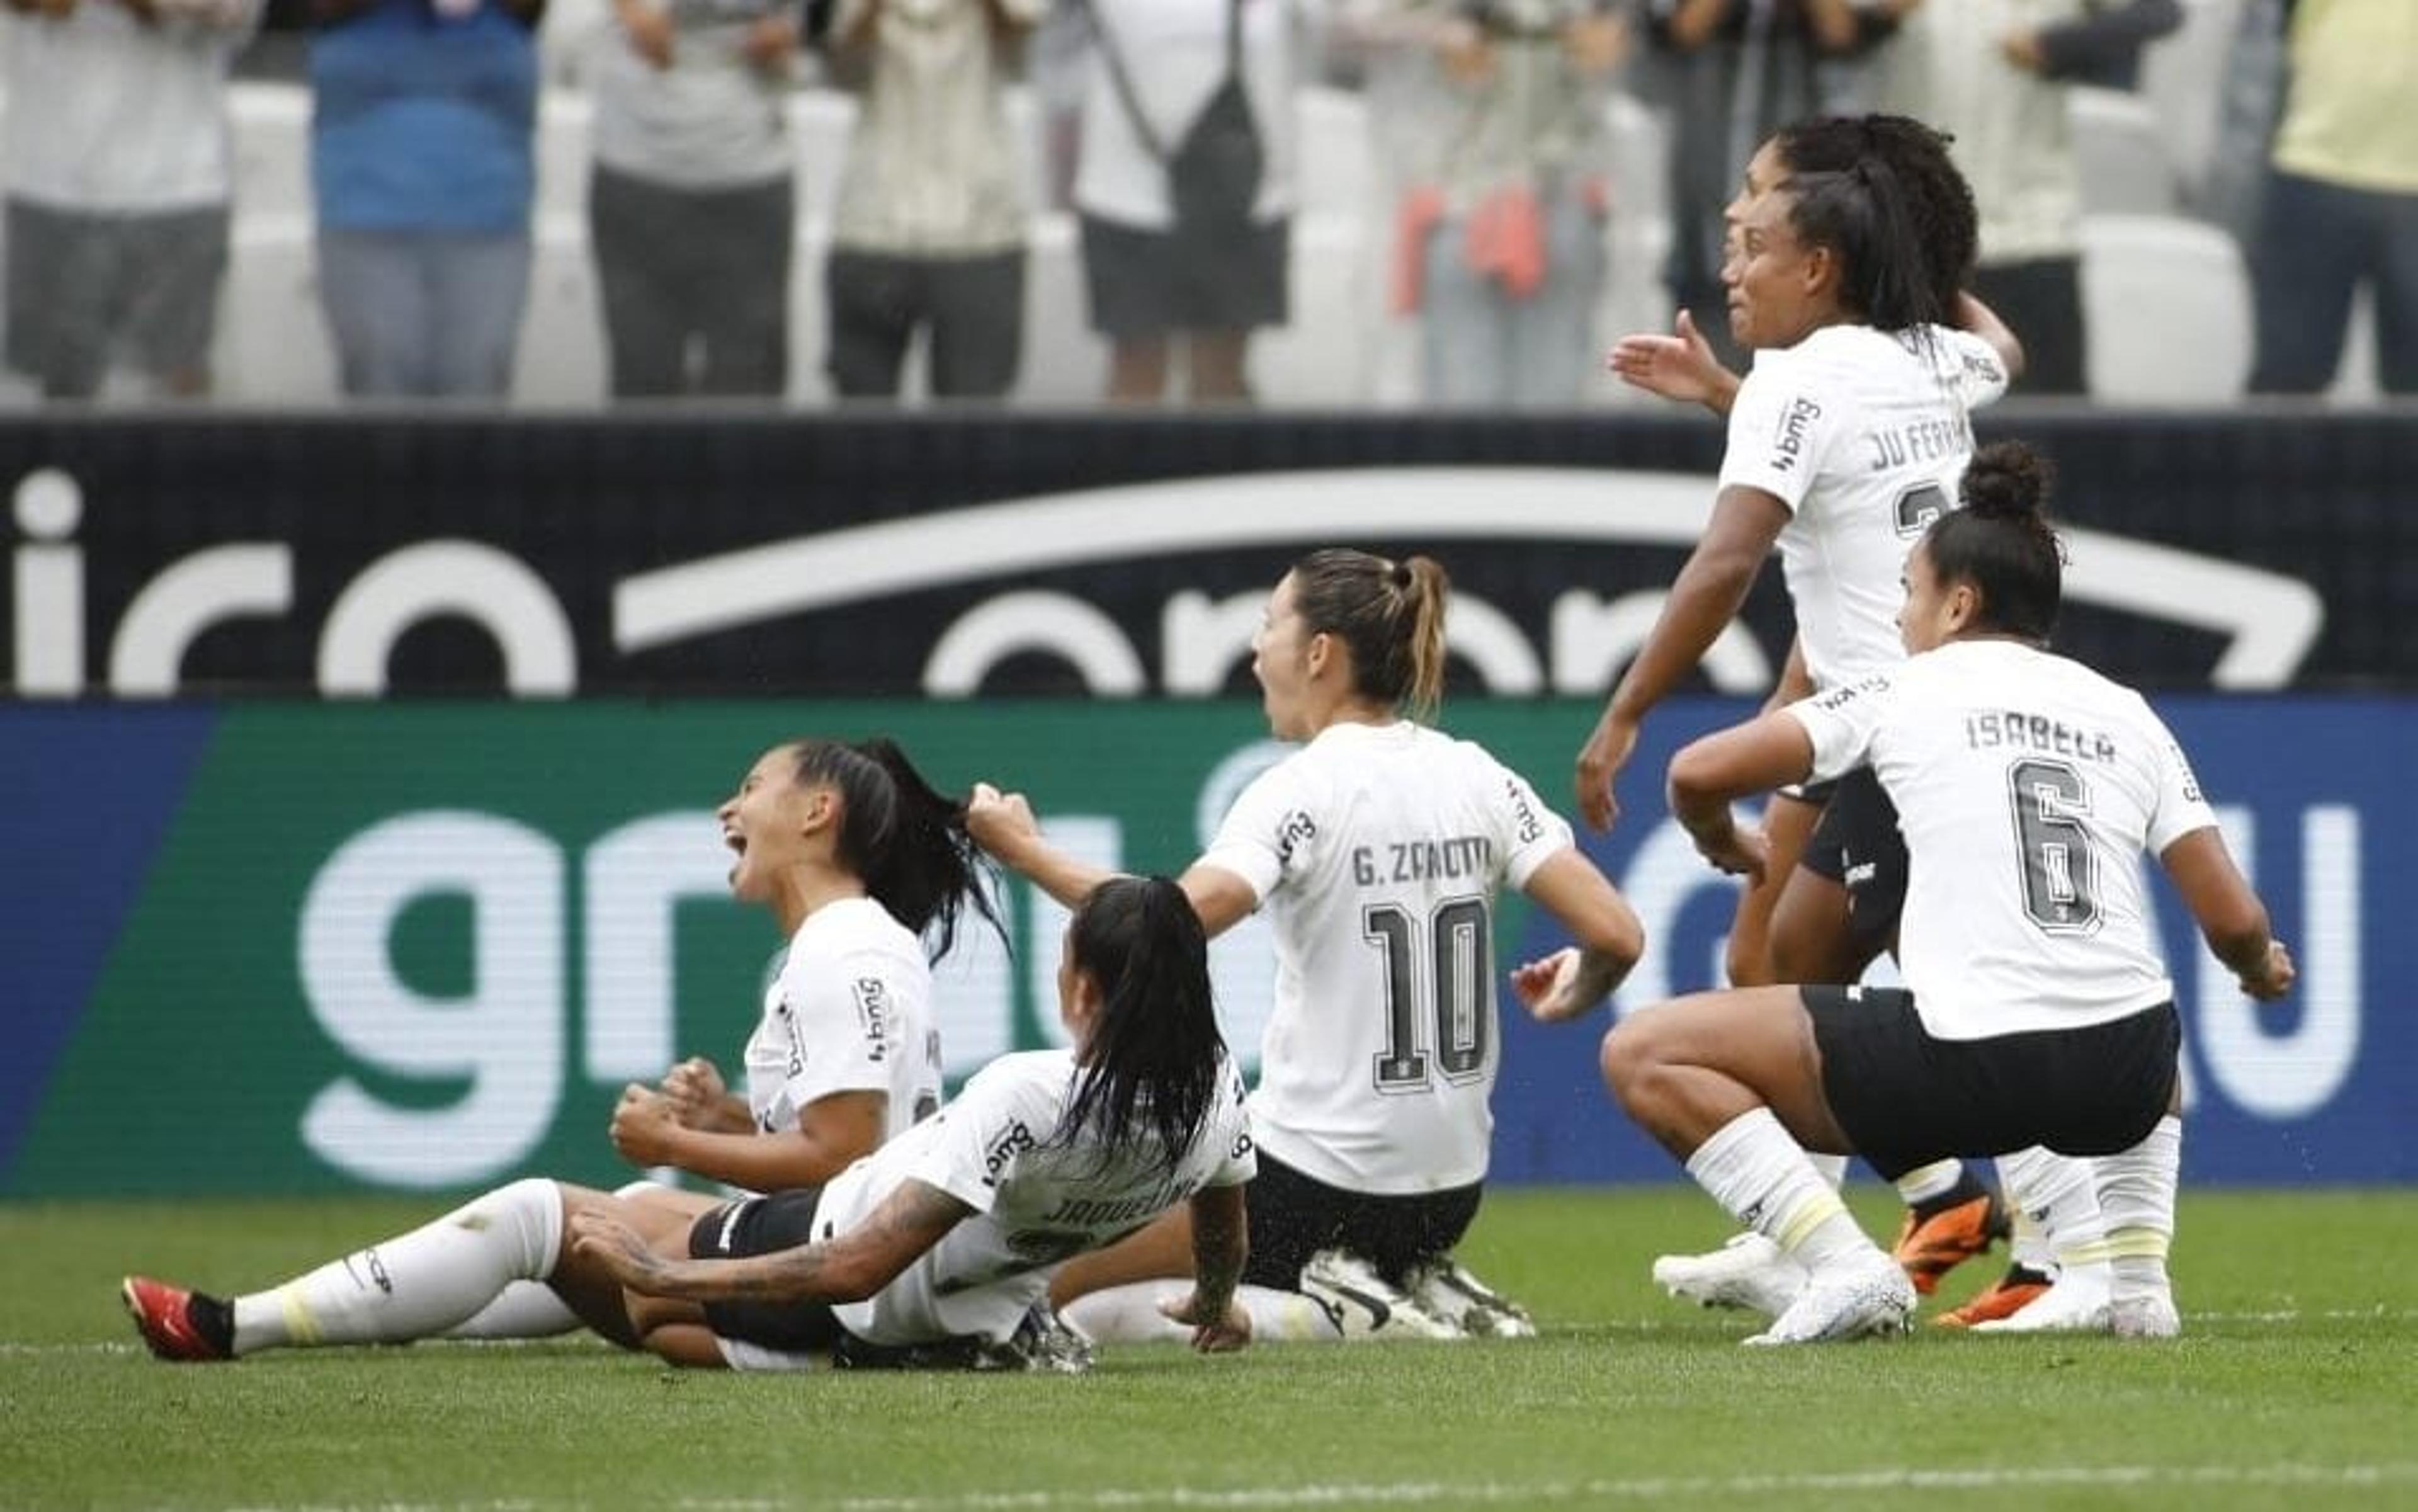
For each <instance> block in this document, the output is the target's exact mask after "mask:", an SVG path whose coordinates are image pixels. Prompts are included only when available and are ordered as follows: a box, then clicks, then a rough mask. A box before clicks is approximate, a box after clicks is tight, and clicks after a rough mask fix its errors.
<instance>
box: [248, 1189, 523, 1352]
mask: <svg viewBox="0 0 2418 1512" xmlns="http://www.w3.org/2000/svg"><path fill="white" fill-rule="evenodd" d="M561 1246H562V1193H561V1190H560V1189H559V1187H557V1186H556V1185H555V1184H554V1183H552V1182H549V1181H543V1180H536V1179H532V1180H529V1181H520V1182H514V1183H513V1184H511V1185H509V1186H499V1187H497V1189H496V1190H494V1191H492V1192H489V1193H488V1194H486V1195H485V1196H484V1197H481V1198H477V1199H473V1200H472V1201H469V1202H467V1203H465V1204H464V1205H463V1206H461V1207H458V1208H456V1209H454V1210H453V1211H452V1212H451V1213H449V1214H445V1216H443V1217H441V1218H439V1219H437V1220H436V1222H434V1223H430V1224H423V1225H422V1226H421V1227H420V1228H417V1229H413V1230H411V1232H409V1233H407V1234H403V1235H400V1236H398V1237H396V1238H393V1239H390V1240H387V1241H385V1242H384V1243H382V1244H378V1245H372V1246H370V1247H369V1248H367V1249H363V1250H359V1251H356V1252H355V1253H353V1254H350V1255H347V1256H345V1257H344V1259H342V1260H330V1261H329V1262H328V1263H327V1264H325V1265H322V1266H320V1267H319V1268H318V1269H317V1270H315V1271H313V1272H311V1273H310V1274H309V1275H301V1276H298V1277H296V1278H295V1279H293V1280H291V1281H288V1282H286V1283H285V1284H284V1285H283V1286H281V1287H278V1288H277V1289H276V1290H274V1291H254V1292H251V1293H249V1294H247V1295H244V1296H240V1297H237V1298H236V1299H235V1352H237V1354H249V1353H251V1352H253V1351H254V1350H266V1349H275V1348H278V1347H279V1346H281V1345H303V1346H307V1345H314V1344H379V1343H397V1342H400V1341H402V1340H405V1339H414V1338H428V1337H431V1336H435V1335H437V1334H441V1333H443V1332H444V1331H445V1330H447V1329H449V1328H451V1327H453V1326H455V1325H456V1324H459V1323H461V1322H464V1321H467V1320H468V1319H471V1318H474V1317H476V1316H477V1315H478V1314H479V1313H480V1312H481V1311H482V1309H484V1308H485V1307H486V1306H488V1305H489V1304H491V1303H493V1302H494V1301H496V1299H497V1297H498V1296H500V1295H502V1293H503V1291H504V1290H505V1289H506V1288H507V1287H509V1286H510V1285H511V1284H512V1283H513V1282H514V1281H542V1280H543V1279H544V1278H545V1277H547V1276H548V1275H553V1274H554V1262H555V1257H556V1255H557V1254H558V1253H559V1250H560V1249H561Z"/></svg>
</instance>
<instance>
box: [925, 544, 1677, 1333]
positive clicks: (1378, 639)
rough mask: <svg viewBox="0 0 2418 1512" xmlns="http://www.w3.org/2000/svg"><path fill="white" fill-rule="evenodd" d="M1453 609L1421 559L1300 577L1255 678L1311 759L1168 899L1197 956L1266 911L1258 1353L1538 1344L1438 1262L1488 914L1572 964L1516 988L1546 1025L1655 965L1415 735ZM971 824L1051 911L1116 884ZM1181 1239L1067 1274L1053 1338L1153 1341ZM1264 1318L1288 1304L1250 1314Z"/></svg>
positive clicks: (1488, 1052)
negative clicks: (1285, 1343) (1270, 967)
mask: <svg viewBox="0 0 2418 1512" xmlns="http://www.w3.org/2000/svg"><path fill="white" fill-rule="evenodd" d="M1448 595H1449V585H1448V583H1447V582H1446V575H1445V571H1444V569H1443V567H1442V566H1440V565H1439V564H1438V563H1436V562H1435V561H1434V560H1433V559H1431V558H1430V557H1418V556H1413V557H1400V558H1391V557H1381V556H1377V555H1375V554H1373V553H1370V552H1366V551H1354V550H1340V549H1329V550H1323V551H1314V552H1311V553H1309V554H1308V556H1305V557H1302V558H1300V559H1299V560H1298V561H1296V562H1294V563H1293V567H1292V569H1291V570H1290V571H1288V572H1287V573H1285V574H1284V577H1283V578H1282V579H1281V580H1280V581H1279V582H1278V584H1277V586H1276V589H1275V591H1274V592H1273V593H1272V594H1271V595H1270V596H1269V600H1268V608H1267V616H1266V619H1265V620H1264V622H1263V624H1262V625H1261V628H1260V631H1259V634H1257V635H1256V636H1255V637H1254V638H1253V642H1252V651H1253V656H1252V662H1251V667H1252V671H1253V673H1254V675H1255V676H1256V677H1257V678H1258V680H1259V683H1260V686H1261V689H1262V692H1263V700H1264V707H1265V710H1266V712H1267V719H1268V727H1269V729H1270V731H1271V732H1272V733H1273V734H1274V735H1275V736H1276V737H1277V738H1278V740H1280V741H1296V742H1299V743H1300V745H1301V749H1299V750H1297V751H1295V752H1293V754H1292V755H1290V756H1287V757H1286V758H1285V759H1284V760H1282V761H1280V762H1278V764H1277V765H1276V766H1274V767H1272V768H1270V769H1269V770H1268V771H1265V772H1263V773H1262V774H1261V775H1260V776H1259V777H1258V778H1256V779H1255V780H1254V781H1253V782H1252V783H1251V784H1250V785H1249V786H1248V787H1247V788H1245V789H1244V791H1243V793H1242V794H1241V796H1240V797H1238V798H1237V799H1236V800H1235V802H1234V804H1233V807H1232V810H1231V811H1230V812H1229V813H1228V814H1227V816H1226V817H1225V819H1224V821H1223V823H1222V824H1221V825H1220V827H1219V829H1218V832H1217V836H1216V838H1215V839H1214V840H1212V841H1211V843H1210V846H1209V848H1208V850H1207V851H1206V853H1204V854H1203V855H1202V856H1201V858H1200V859H1199V860H1198V861H1196V862H1195V863H1193V864H1192V865H1191V866H1190V867H1189V868H1188V869H1187V870H1186V872H1185V873H1184V876H1183V878H1182V882H1183V888H1184V891H1185V893H1186V895H1187V896H1188V897H1189V898H1190V900H1191V905H1192V907H1193V908H1194V909H1197V910H1198V911H1199V913H1200V915H1201V920H1202V922H1203V924H1204V925H1205V926H1206V928H1207V931H1208V933H1210V934H1212V935H1215V934H1217V933H1219V932H1221V931H1223V930H1225V929H1227V928H1230V927H1232V925H1233V924H1236V923H1238V922H1239V921H1241V920H1242V919H1244V918H1245V917H1247V916H1248V915H1249V914H1251V913H1252V912H1254V911H1264V913H1265V914H1266V916H1267V918H1268V920H1269V923H1270V924H1271V926H1272V929H1273V932H1274V934H1275V939H1276V952H1277V960H1278V974H1277V1000H1276V1005H1275V1011H1274V1014H1273V1016H1271V1017H1270V1019H1269V1021H1268V1026H1267V1031H1266V1038H1265V1041H1264V1045H1263V1051H1262V1057H1261V1078H1260V1084H1259V1087H1258V1089H1257V1090H1256V1091H1255V1092H1253V1093H1252V1097H1251V1118H1252V1128H1253V1136H1254V1138H1256V1139H1257V1140H1258V1142H1259V1147H1260V1161H1259V1174H1258V1176H1257V1177H1256V1178H1255V1179H1254V1180H1253V1181H1252V1183H1251V1185H1250V1189H1249V1209H1250V1253H1251V1259H1250V1263H1249V1267H1248V1269H1247V1273H1246V1279H1247V1281H1248V1282H1249V1283H1250V1286H1249V1287H1248V1288H1247V1301H1249V1300H1252V1299H1253V1298H1257V1299H1259V1301H1257V1302H1254V1303H1253V1313H1254V1316H1255V1317H1258V1318H1260V1319H1261V1322H1262V1326H1261V1328H1260V1334H1261V1336H1263V1337H1273V1336H1334V1335H1335V1334H1336V1332H1337V1328H1336V1326H1335V1321H1338V1320H1339V1321H1340V1322H1341V1324H1342V1326H1344V1327H1346V1328H1350V1329H1353V1330H1354V1331H1376V1332H1383V1333H1388V1334H1392V1335H1397V1336H1400V1335H1408V1334H1420V1335H1428V1336H1461V1335H1463V1334H1467V1333H1473V1332H1491V1333H1523V1332H1528V1331H1532V1327H1533V1325H1532V1324H1531V1323H1530V1321H1529V1320H1528V1318H1527V1315H1526V1313H1525V1312H1524V1311H1523V1310H1522V1309H1521V1308H1520V1307H1518V1306H1516V1305H1515V1304H1513V1303H1511V1302H1510V1301H1509V1300H1508V1299H1507V1298H1505V1297H1503V1296H1501V1295H1500V1294H1499V1293H1497V1292H1495V1291H1493V1290H1492V1289H1491V1288H1489V1287H1487V1286H1485V1285H1484V1284H1483V1283H1482V1282H1480V1281H1478V1280H1477V1277H1476V1276H1474V1275H1470V1274H1469V1273H1468V1271H1467V1270H1466V1269H1464V1268H1463V1267H1462V1266H1461V1265H1459V1264H1458V1263H1457V1262H1455V1261H1454V1260H1453V1259H1452V1250H1453V1247H1454V1246H1455V1245H1457V1244H1459V1243H1460V1241H1461V1238H1462V1234H1463V1233H1465V1232H1466V1231H1467V1229H1468V1228H1469V1225H1470V1222H1471V1220H1472V1219H1473V1218H1474V1217H1475V1216H1476V1214H1477V1206H1478V1201H1479V1198H1480V1195H1481V1192H1482V1189H1483V1185H1484V1180H1485V1175H1486V1168H1487V1162H1488V1157H1489V1153H1490V1149H1489V1147H1490V1145H1491V1142H1492V1114H1491V1113H1490V1111H1489V1100H1490V1097H1491V1093H1492V1087H1493V1082H1494V1077H1495V1073H1496V1069H1497V1065H1498V1052H1497V1043H1498V1040H1499V1038H1500V1036H1499V1032H1498V1029H1497V1025H1496V1013H1495V977H1496V972H1495V970H1494V968H1493V957H1492V942H1493V933H1494V930H1493V923H1494V920H1493V908H1494V900H1495V898H1496V896H1497V894H1498V893H1500V891H1501V890H1502V889H1503V888H1504V887H1506V886H1509V887H1515V888H1518V889H1520V890H1521V891H1523V892H1524V893H1526V894H1527V895H1528V897H1530V898H1531V899H1533V900H1534V901H1536V902H1537V903H1538V904H1540V905H1542V906H1543V908H1544V909H1545V910H1546V912H1547V913H1549V914H1550V915H1552V916H1553V918H1554V919H1555V920H1557V921H1558V922H1559V923H1560V924H1562V925H1563V927H1564V928H1565V929H1567V930H1568V931H1569V937H1570V938H1571V939H1572V940H1573V941H1574V943H1573V944H1572V945H1570V946H1569V948H1567V949H1564V950H1561V951H1559V952H1556V953H1554V954H1553V955H1551V956H1549V957H1548V958H1546V959H1545V960H1542V961H1539V962H1536V963H1533V964H1532V965H1530V966H1528V967H1523V968H1522V969H1521V970H1519V971H1517V972H1514V973H1512V977H1511V980H1512V982H1513V985H1514V987H1515V990H1517V991H1518V992H1519V994H1520V995H1521V997H1522V998H1523V1000H1524V1001H1525V1002H1526V1003H1527V1005H1528V1007H1529V1009H1530V1011H1531V1012H1532V1013H1533V1014H1535V1015H1536V1016H1538V1017H1539V1018H1541V1019H1544V1020H1546V1021H1548V1022H1555V1021H1560V1020H1563V1019H1567V1018H1570V1017H1574V1016H1578V1015H1580V1014H1583V1013H1584V1012H1586V1011H1587V1010H1589V1009H1591V1008H1593V1007H1594V1006H1596V1005H1597V1004H1598V1003H1599V1002H1601V1001H1602V1000H1603V999H1604V997H1605V996H1606V994H1608V993H1609V992H1610V991H1611V990H1612V988H1613V987H1614V986H1615V985H1616V984H1617V983H1618V982H1619V980H1620V979H1621V977H1622V976H1623V975H1625V974H1626V973H1627V971H1628V970H1629V968H1630V966H1631V965H1632V964H1633V963H1634V962H1635V960H1636V958H1637V955H1638V953H1639V951H1640V950H1641V949H1642V948H1643V937H1642V933H1641V930H1640V928H1639V925H1638V923H1637V919H1636V916H1635V915H1634V914H1633V913H1632V912H1631V911H1630V908H1629V906H1628V904H1627V903H1626V902H1624V901H1623V900H1622V899H1621V897H1620V895H1619V894H1618V893H1616V892H1615V891H1614V890H1613V887H1612V884H1611V883H1610V882H1609V881H1608V880H1606V879H1605V878H1604V877H1603V874H1602V873H1601V872H1599V871H1598V870H1597V869H1596V867H1595V865H1594V863H1591V862H1589V861H1588V860H1587V859H1586V858H1585V857H1584V855H1582V854H1581V853H1580V851H1579V850H1578V848H1576V846H1575V845H1574V844H1573V843H1572V841H1571V837H1570V832H1569V826H1568V825H1567V824H1565V823H1564V822H1563V821H1562V820H1561V819H1560V818H1559V817H1556V816H1555V815H1554V814H1553V813H1552V811H1550V810H1549V809H1547V808H1546V807H1545V805H1544V804H1543V802H1540V801H1539V800H1538V797H1537V795H1536V793H1535V791H1534V789H1532V788H1531V787H1529V786H1528V784H1527V783H1526V782H1525V781H1524V780H1523V779H1522V778H1521V777H1519V776H1518V775H1517V774H1516V773H1514V772H1512V771H1509V770H1508V769H1507V768H1505V767H1504V766H1503V765H1502V764H1501V763H1500V762H1498V761H1497V760H1495V759H1494V757H1493V756H1491V755H1489V754H1488V753H1487V752H1485V751H1484V750H1482V749H1480V748H1479V747H1478V746H1477V745H1474V744H1472V743H1470V742H1468V741H1456V740H1453V739H1451V738H1449V737H1447V736H1446V735H1444V734H1441V733H1439V732H1438V731H1436V730H1433V729H1431V728H1427V727H1425V725H1423V724H1422V721H1423V720H1425V719H1427V718H1430V717H1432V713H1433V710H1434V709H1435V707H1436V704H1437V701H1438V699H1439V697H1440V695H1441V692H1442V689H1443V684H1444V674H1445V645H1446V642H1445V618H1446V603H1447V599H1448ZM969 818H970V821H971V823H972V826H973V831H974V833H975V835H976V837H977V838H979V839H980V840H981V842H982V843H983V845H984V847H985V848H987V849H988V850H989V851H990V852H991V854H992V855H993V856H994V857H996V858H998V859H999V860H1000V861H1001V862H1002V863H1004V864H1006V865H1007V866H1009V867H1010V868H1011V869H1013V870H1015V871H1018V872H1019V873H1021V874H1023V875H1024V876H1026V877H1028V878H1032V879H1033V881H1034V882H1035V883H1036V884H1038V885H1039V886H1040V887H1041V888H1042V889H1043V890H1044V891H1046V892H1048V893H1049V894H1050V895H1051V896H1053V897H1056V898H1058V899H1060V900H1061V901H1064V902H1069V903H1071V902H1073V901H1074V900H1076V899H1079V898H1081V897H1083V896H1085V895H1086V894H1088V893H1090V892H1091V891H1092V889H1094V887H1096V886H1098V885H1099V883H1100V880H1101V878H1102V877H1103V876H1104V875H1105V874H1104V873H1103V872H1101V871H1100V870H1099V869H1098V868H1096V867H1093V866H1090V865H1087V864H1085V863H1082V862H1080V861H1079V860H1077V859H1075V858H1074V857H1071V856H1069V855H1067V854H1065V853H1064V852H1063V851H1060V850H1057V849H1056V848H1052V847H1051V846H1049V845H1048V843H1046V842H1045V841H1044V840H1043V838H1042V836H1041V832H1040V829H1039V826H1038V825H1037V824H1036V822H1035V821H1034V817H1033V810H1032V806H1031V804H1030V803H1029V802H1027V801H1026V800H1025V799H1024V798H1023V797H1022V796H1020V795H1017V794H1001V793H997V792H995V791H992V790H990V789H989V788H987V787H979V786H978V787H976V788H975V791H974V799H973V802H972V806H971V808H970V811H969ZM1189 1222H1190V1217H1189V1214H1186V1212H1185V1211H1184V1210H1181V1209H1178V1210H1175V1211H1173V1212H1171V1214H1169V1216H1168V1218H1167V1219H1166V1220H1165V1221H1163V1222H1162V1223H1159V1224H1155V1225H1153V1226H1152V1227H1151V1228H1150V1229H1146V1230H1144V1231H1143V1232H1142V1233H1140V1234H1138V1235H1136V1236H1135V1237H1134V1239H1133V1240H1131V1241H1130V1242H1129V1243H1127V1244H1125V1245H1119V1246H1118V1247H1117V1248H1115V1249H1113V1250H1110V1251H1107V1252H1104V1253H1102V1254H1100V1255H1096V1256H1088V1257H1085V1258H1084V1259H1082V1260H1077V1261H1075V1262H1074V1263H1073V1264H1070V1265H1069V1266H1068V1267H1067V1268H1066V1269H1065V1271H1064V1273H1062V1274H1061V1275H1060V1277H1059V1280H1058V1284H1057V1285H1056V1287H1055V1288H1054V1289H1053V1290H1054V1291H1055V1294H1056V1295H1057V1297H1058V1299H1059V1301H1060V1304H1061V1306H1064V1307H1066V1308H1067V1309H1068V1314H1067V1316H1068V1321H1070V1322H1073V1323H1075V1324H1076V1325H1077V1326H1079V1327H1082V1328H1085V1329H1087V1330H1089V1331H1091V1332H1093V1333H1094V1334H1095V1335H1098V1336H1110V1337H1121V1338H1123V1337H1135V1336H1150V1335H1151V1334H1152V1333H1153V1332H1155V1330H1157V1329H1159V1328H1160V1327H1161V1326H1162V1325H1161V1324H1160V1321H1159V1319H1158V1317H1157V1313H1158V1306H1157V1305H1158V1304H1159V1303H1161V1302H1163V1301H1165V1300H1167V1297H1168V1295H1169V1294H1170V1293H1169V1291H1168V1289H1167V1288H1165V1287H1163V1286H1158V1285H1155V1284H1154V1283H1155V1282H1158V1281H1162V1280H1164V1279H1166V1278H1173V1277H1182V1276H1185V1275H1189V1274H1191V1266H1192V1259H1191V1256H1192V1250H1193V1245H1192V1243H1191V1239H1190V1236H1189V1235H1188V1232H1187V1226H1188V1224H1189ZM1176 1290H1177V1291H1180V1288H1178V1289H1176ZM1304 1294H1308V1295H1311V1296H1315V1297H1317V1298H1318V1299H1319V1300H1320V1301H1321V1302H1322V1303H1324V1305H1325V1306H1326V1308H1327V1311H1326V1312H1324V1313H1322V1312H1320V1311H1318V1310H1316V1309H1313V1308H1309V1307H1308V1306H1305V1305H1303V1304H1302V1301H1301V1299H1302V1297H1303V1295H1304ZM1272 1296H1273V1297H1278V1298H1290V1299H1292V1301H1293V1306H1292V1307H1291V1308H1290V1310H1287V1309H1286V1308H1284V1307H1282V1306H1271V1307H1270V1310H1268V1311H1265V1312H1263V1311H1262V1307H1261V1306H1260V1303H1261V1302H1265V1301H1267V1299H1268V1298H1270V1297H1272Z"/></svg>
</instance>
